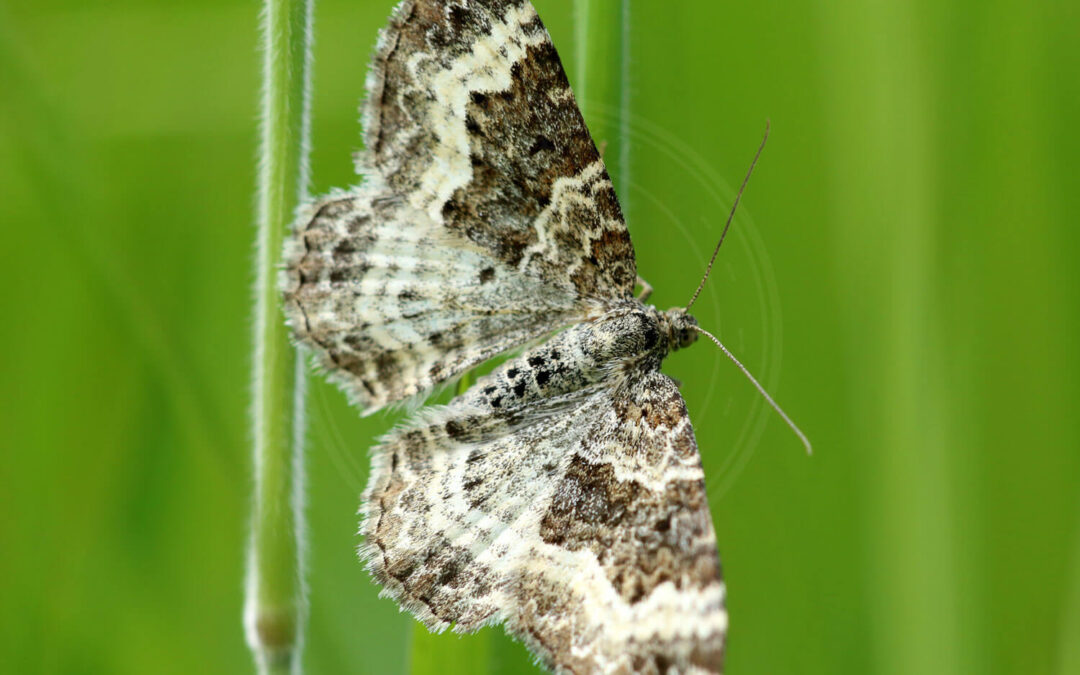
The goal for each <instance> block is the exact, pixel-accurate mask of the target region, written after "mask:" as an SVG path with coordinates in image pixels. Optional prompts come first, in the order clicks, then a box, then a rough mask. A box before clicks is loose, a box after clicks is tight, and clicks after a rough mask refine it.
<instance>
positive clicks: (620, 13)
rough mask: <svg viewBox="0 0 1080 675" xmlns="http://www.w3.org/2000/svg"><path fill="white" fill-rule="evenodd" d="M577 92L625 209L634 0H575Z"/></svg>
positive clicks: (627, 176) (575, 86)
mask: <svg viewBox="0 0 1080 675" xmlns="http://www.w3.org/2000/svg"><path fill="white" fill-rule="evenodd" d="M574 42H575V45H574V47H575V48H574V55H575V58H576V59H577V63H576V64H575V67H574V69H573V70H572V71H571V72H573V73H574V81H573V82H572V83H571V84H572V85H573V87H574V94H575V97H576V98H577V102H578V105H579V106H580V107H581V112H582V114H583V115H584V116H585V122H586V124H588V126H589V131H590V132H591V133H592V137H593V140H595V141H596V143H597V145H598V146H599V147H600V148H601V150H602V152H603V154H604V163H605V164H607V168H608V172H609V173H611V176H612V179H613V180H614V182H615V192H616V194H618V196H619V201H620V203H621V204H622V207H623V210H624V212H625V211H626V210H627V205H628V201H627V197H628V195H627V189H626V188H627V186H628V185H629V180H630V126H629V125H630V106H631V87H630V67H631V52H630V46H631V44H630V0H574Z"/></svg>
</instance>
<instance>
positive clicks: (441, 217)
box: [360, 0, 636, 302]
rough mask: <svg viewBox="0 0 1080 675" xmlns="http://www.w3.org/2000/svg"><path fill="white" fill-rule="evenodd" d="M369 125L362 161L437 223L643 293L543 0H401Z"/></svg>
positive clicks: (372, 95)
mask: <svg viewBox="0 0 1080 675" xmlns="http://www.w3.org/2000/svg"><path fill="white" fill-rule="evenodd" d="M364 120H365V128H366V133H365V141H366V145H367V149H368V150H367V152H366V153H365V154H364V155H362V157H361V160H360V163H361V167H362V169H363V170H368V171H370V170H374V171H376V172H378V173H379V175H381V176H383V177H384V178H385V180H386V182H387V185H388V187H389V188H390V190H391V191H393V192H394V193H395V194H401V195H408V198H409V200H410V202H411V203H412V204H413V205H414V206H417V207H418V208H421V209H423V210H425V211H427V212H428V213H429V215H430V216H431V218H432V219H433V220H435V221H440V222H442V223H444V224H445V226H446V227H447V228H449V229H450V230H452V231H455V232H458V233H461V234H462V235H464V236H466V237H467V238H468V239H469V240H471V241H473V242H475V243H476V244H478V245H480V246H482V247H484V248H485V249H487V250H489V251H491V252H492V254H493V255H494V256H496V257H497V258H498V259H499V260H502V261H503V262H505V263H506V264H508V265H510V266H512V267H515V268H517V269H519V270H521V271H522V272H525V273H529V274H534V275H538V276H540V277H541V278H543V279H544V280H546V281H547V282H548V283H551V284H556V285H562V284H566V283H568V282H569V283H572V284H573V287H574V289H575V290H576V291H577V294H578V295H579V297H581V298H583V299H588V300H591V301H599V302H605V301H608V300H610V299H613V298H615V299H620V298H627V297H629V296H630V294H631V293H632V291H633V286H634V281H635V279H636V271H635V264H634V250H633V247H632V245H631V243H630V235H629V233H628V232H627V230H626V226H625V223H624V222H623V217H622V212H621V210H620V208H619V203H618V201H617V200H616V198H615V191H614V188H613V187H612V184H611V180H610V178H609V177H608V174H607V170H606V169H605V167H604V163H603V161H602V160H601V158H600V155H599V153H598V152H597V150H596V145H595V144H594V143H593V140H592V137H591V136H590V135H589V132H588V129H587V128H586V127H585V122H584V120H583V119H582V117H581V112H580V110H578V107H577V103H576V102H575V100H574V94H573V92H572V91H571V89H570V83H569V82H568V81H567V78H566V73H565V72H564V70H563V66H562V63H561V61H560V60H559V55H558V53H557V52H556V51H555V46H554V45H553V44H552V42H551V38H550V37H549V36H548V33H547V30H546V29H545V28H544V25H543V23H542V22H541V21H540V17H539V16H538V15H537V14H536V10H535V9H533V7H532V5H531V4H530V3H529V2H527V1H514V0H460V1H450V2H447V1H446V0H441V1H436V0H406V1H405V2H403V3H401V5H400V6H399V7H398V8H397V10H396V11H395V12H394V15H393V16H392V17H391V19H390V25H389V26H388V27H387V28H386V30H385V31H384V33H383V34H382V36H381V38H380V42H379V48H378V50H377V53H376V56H375V62H374V66H373V68H372V71H371V76H370V80H369V94H368V99H367V104H366V107H365V110H364Z"/></svg>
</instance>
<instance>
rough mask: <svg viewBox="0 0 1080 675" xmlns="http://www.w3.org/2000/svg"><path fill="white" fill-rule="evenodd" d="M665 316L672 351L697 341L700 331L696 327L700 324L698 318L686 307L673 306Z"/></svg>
mask: <svg viewBox="0 0 1080 675" xmlns="http://www.w3.org/2000/svg"><path fill="white" fill-rule="evenodd" d="M663 316H664V326H665V327H666V328H667V334H668V345H669V347H670V349H671V351H676V350H678V349H682V348H684V347H689V346H690V345H692V344H694V342H695V341H697V339H698V332H697V330H695V328H694V327H695V326H697V325H698V322H697V319H695V318H694V317H693V316H691V315H690V314H687V313H686V309H685V308H684V307H672V308H671V309H669V310H668V311H666V312H664V314H663Z"/></svg>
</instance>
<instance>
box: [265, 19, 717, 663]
mask: <svg viewBox="0 0 1080 675" xmlns="http://www.w3.org/2000/svg"><path fill="white" fill-rule="evenodd" d="M366 86H367V97H366V102H365V105H364V110H363V124H364V129H365V135H364V150H363V151H362V152H361V153H360V154H359V155H358V157H357V169H358V173H359V174H360V175H361V176H362V177H363V181H362V183H361V184H360V185H359V186H358V187H355V188H352V189H350V190H347V191H339V192H336V193H334V194H331V195H330V196H328V197H326V198H324V199H321V200H318V201H317V202H315V203H313V204H311V205H310V206H308V207H306V208H305V209H304V210H303V212H302V213H301V215H300V216H299V218H298V220H297V222H296V224H295V225H294V234H293V236H292V237H291V238H290V239H289V240H288V242H287V244H286V251H285V261H286V262H285V267H284V270H283V273H282V280H281V285H282V289H283V297H284V306H285V312H286V315H287V320H288V323H289V325H290V326H291V327H292V330H293V332H294V334H295V336H296V338H297V339H298V341H299V342H300V343H302V344H303V345H306V346H307V347H309V348H311V349H312V350H313V351H314V353H315V355H316V357H317V360H318V362H319V364H320V365H321V366H322V367H323V368H324V369H325V370H326V372H327V373H328V376H329V378H330V379H331V380H333V381H335V382H337V383H338V384H339V385H341V386H342V387H343V389H344V390H345V391H346V392H347V393H348V395H349V396H350V398H351V400H352V402H353V403H354V404H355V405H356V406H358V407H359V408H360V409H361V411H362V412H363V414H365V415H366V414H370V413H373V412H375V411H377V410H380V409H383V408H385V407H387V406H389V405H391V404H394V403H398V402H402V401H407V400H410V399H421V400H422V399H423V398H424V397H425V396H427V395H428V394H429V393H430V392H432V391H433V390H434V389H435V388H437V387H438V386H439V385H442V384H446V383H450V382H452V381H453V380H454V379H455V378H458V377H460V376H461V375H462V374H464V373H466V372H467V371H468V370H469V369H471V368H473V367H474V366H477V365H479V364H482V363H484V362H485V361H487V360H489V359H491V358H492V357H495V356H497V355H499V354H502V353H504V352H508V351H511V350H516V349H523V351H521V352H520V354H518V355H517V356H515V357H512V358H510V359H509V360H507V361H506V362H505V363H503V364H502V365H501V366H499V367H497V368H496V369H495V370H494V371H492V372H491V373H490V374H488V375H485V376H482V377H480V378H478V379H477V380H476V382H475V383H474V384H473V385H472V386H471V387H470V388H469V389H468V390H467V391H465V392H464V393H462V394H461V395H459V396H457V397H456V398H454V399H453V400H452V401H450V403H449V404H448V405H445V406H433V407H427V408H424V409H421V410H419V411H418V412H417V413H415V414H414V415H412V416H411V417H410V418H409V419H407V421H405V422H404V423H403V424H401V425H400V426H399V427H397V428H395V429H394V430H393V431H391V432H390V433H389V434H388V435H387V436H385V437H384V438H382V439H381V442H380V443H379V445H378V446H377V447H376V448H374V450H373V458H372V469H371V477H370V482H369V484H368V486H367V489H366V490H365V492H364V495H363V507H362V514H363V523H362V526H361V532H362V534H363V537H364V539H363V544H362V546H361V551H360V552H361V556H362V557H363V559H364V560H366V561H367V565H368V568H369V569H370V571H371V574H372V575H373V576H374V578H375V580H376V581H377V582H378V583H379V584H381V585H382V586H383V587H384V593H385V594H386V595H389V596H391V597H392V598H394V599H396V600H397V601H398V602H399V603H400V604H401V606H402V607H404V608H406V609H408V610H409V611H411V612H412V613H413V614H414V615H415V616H416V617H417V618H418V619H419V620H420V621H422V622H423V623H424V624H426V625H427V626H428V627H429V628H431V629H433V630H443V629H446V628H452V629H453V630H455V631H458V632H461V633H468V632H472V631H475V630H477V629H478V628H480V627H481V626H484V625H487V624H495V623H501V624H504V625H505V627H506V630H507V631H508V632H509V633H510V634H511V635H513V636H514V637H516V638H518V639H520V640H522V641H524V643H525V644H526V645H527V646H528V647H529V649H531V650H532V652H533V653H534V654H535V655H536V656H537V658H538V660H539V661H540V662H541V663H542V664H543V665H544V666H546V667H547V668H549V669H551V670H554V671H557V672H565V673H719V672H721V669H722V664H723V658H724V647H725V635H726V632H727V627H728V616H727V613H726V611H725V607H724V597H725V589H724V584H723V581H722V580H721V568H720V561H719V558H718V555H717V547H716V538H715V534H714V530H713V525H712V521H711V518H710V515H709V508H708V502H707V500H706V493H705V482H704V474H703V472H702V466H701V458H700V455H699V453H698V448H697V444H696V442H695V440H694V433H693V430H692V428H691V424H690V420H689V418H688V416H687V411H686V405H685V403H684V401H683V399H682V397H681V396H680V394H679V389H678V387H677V385H676V383H675V382H674V381H673V380H672V379H671V378H669V377H668V376H666V375H664V374H663V373H661V372H660V366H661V363H662V362H663V360H664V358H665V357H666V356H667V355H668V354H669V353H671V352H673V351H675V350H677V349H681V348H684V347H687V346H689V345H690V344H691V343H693V342H694V341H695V339H696V338H697V336H698V334H699V330H700V329H698V327H697V322H696V321H695V319H694V318H693V317H692V316H691V315H690V314H688V313H687V312H686V311H685V309H680V308H676V309H671V310H667V311H660V310H658V309H656V308H655V307H652V306H649V305H646V304H645V303H644V300H645V299H646V296H647V294H645V293H643V294H642V296H641V297H636V296H635V294H634V290H635V283H636V281H637V279H638V277H637V270H636V265H635V260H634V249H633V246H632V244H631V241H630V235H629V233H628V232H627V228H626V224H625V222H624V220H623V215H622V213H621V210H620V207H619V202H618V200H617V199H616V196H615V191H614V189H613V187H612V182H611V179H610V178H609V176H608V173H607V170H606V169H605V167H604V162H603V161H602V159H601V157H600V154H599V153H598V152H597V149H596V146H595V144H594V143H593V140H592V138H591V137H590V135H589V132H588V130H587V129H586V126H585V123H584V121H583V119H582V116H581V113H580V111H579V109H578V106H577V104H576V102H575V99H574V94H573V92H572V91H571V89H570V85H569V83H568V81H567V77H566V74H565V72H564V70H563V66H562V64H561V62H560V60H559V56H558V54H557V53H556V51H555V47H554V46H553V45H552V42H551V39H550V37H549V36H548V33H547V31H546V29H545V28H544V25H543V24H542V23H541V21H540V18H539V17H538V16H537V14H536V11H535V9H534V8H533V7H532V5H531V4H530V3H529V2H528V1H527V0H405V1H404V2H402V3H401V4H400V5H398V7H397V8H396V9H395V10H394V12H393V14H392V16H391V17H390V20H389V25H388V26H386V28H385V29H383V31H382V32H381V34H380V36H379V39H378V44H377V47H376V50H375V55H374V59H373V63H372V65H371V68H370V71H369V74H368V78H367V82H366Z"/></svg>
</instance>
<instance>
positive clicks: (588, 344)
mask: <svg viewBox="0 0 1080 675" xmlns="http://www.w3.org/2000/svg"><path fill="white" fill-rule="evenodd" d="M654 315H655V312H652V311H651V310H649V309H647V308H644V307H641V308H633V309H629V308H627V309H622V310H617V311H615V312H612V313H611V314H610V315H609V316H606V317H603V318H600V319H597V320H596V321H591V322H587V323H582V324H578V325H576V326H573V327H571V328H569V329H568V330H566V331H564V332H562V333H559V334H558V335H556V336H555V337H553V338H552V339H551V340H549V341H548V342H546V343H544V344H542V345H539V346H537V347H533V348H531V349H529V350H527V351H526V352H525V353H523V354H522V355H521V357H520V358H517V359H514V360H513V361H511V362H508V363H506V364H504V365H503V366H501V367H499V368H497V369H496V370H494V371H492V373H491V374H490V375H488V376H486V377H483V378H481V379H480V380H479V381H477V383H476V385H474V386H473V388H472V389H470V391H469V393H468V394H467V398H468V399H469V401H470V402H472V403H477V404H480V405H482V406H490V407H491V408H492V409H495V410H500V409H501V410H506V409H512V408H516V407H520V406H526V405H530V404H532V403H533V402H534V401H546V400H550V399H551V398H552V397H557V396H561V395H564V394H569V393H572V392H575V391H578V390H581V389H584V388H585V387H588V386H590V385H593V384H595V383H598V382H601V381H608V382H616V381H617V379H618V378H617V377H616V378H614V379H613V378H611V374H612V371H613V370H617V369H618V368H619V366H621V365H623V364H627V363H631V364H634V365H635V367H636V365H637V362H638V361H639V360H640V358H641V357H642V356H647V355H649V354H651V353H653V352H654V351H655V350H656V349H657V347H658V344H659V342H660V339H661V332H660V326H659V323H658V321H657V319H656V317H655V316H654Z"/></svg>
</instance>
